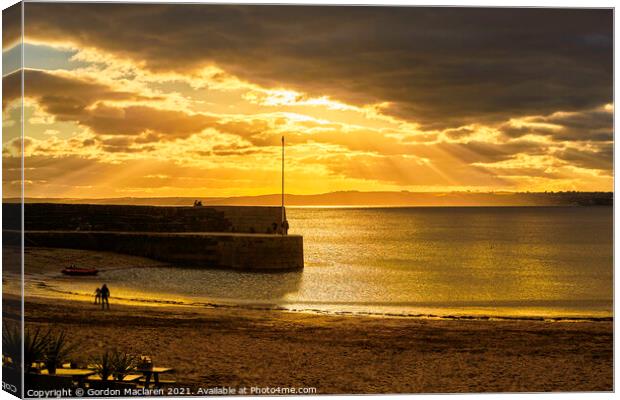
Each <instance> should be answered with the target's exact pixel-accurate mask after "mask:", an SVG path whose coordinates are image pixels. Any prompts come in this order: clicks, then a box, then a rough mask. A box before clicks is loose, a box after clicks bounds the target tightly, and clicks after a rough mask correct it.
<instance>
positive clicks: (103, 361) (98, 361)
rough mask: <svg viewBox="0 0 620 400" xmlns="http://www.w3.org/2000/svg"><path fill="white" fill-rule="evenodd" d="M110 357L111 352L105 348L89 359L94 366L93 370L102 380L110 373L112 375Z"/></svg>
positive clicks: (112, 368) (112, 367) (112, 366)
mask: <svg viewBox="0 0 620 400" xmlns="http://www.w3.org/2000/svg"><path fill="white" fill-rule="evenodd" d="M112 358H113V357H112V353H110V351H108V350H106V351H105V352H103V353H101V354H99V355H97V356H95V357H94V358H93V359H92V361H91V362H92V364H93V365H94V366H95V368H94V370H95V372H96V373H97V375H99V376H100V377H101V380H102V381H107V380H108V378H109V377H110V375H112V372H114V365H113V364H112Z"/></svg>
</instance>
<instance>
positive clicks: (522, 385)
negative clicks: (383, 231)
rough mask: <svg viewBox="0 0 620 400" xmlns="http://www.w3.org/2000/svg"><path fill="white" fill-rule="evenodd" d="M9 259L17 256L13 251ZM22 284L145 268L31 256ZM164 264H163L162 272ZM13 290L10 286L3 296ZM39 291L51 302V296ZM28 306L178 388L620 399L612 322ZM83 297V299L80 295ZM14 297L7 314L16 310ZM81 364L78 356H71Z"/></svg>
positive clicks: (87, 258)
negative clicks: (164, 372)
mask: <svg viewBox="0 0 620 400" xmlns="http://www.w3.org/2000/svg"><path fill="white" fill-rule="evenodd" d="M5 255H9V254H8V253H5ZM26 257H28V261H29V263H28V265H29V269H28V270H27V271H26V272H27V276H26V281H27V282H28V281H29V280H32V279H35V280H36V279H37V278H36V277H37V276H41V275H40V274H41V273H44V274H45V273H50V271H54V269H55V268H57V265H58V263H60V264H61V265H62V264H66V263H67V262H69V260H70V259H73V260H80V261H81V262H84V263H87V265H94V266H97V267H101V268H103V267H106V268H121V267H122V266H123V265H131V266H133V267H134V268H135V267H144V268H148V267H149V266H152V265H153V261H152V260H148V259H141V258H136V257H130V256H122V255H114V254H111V253H99V252H84V251H75V250H66V249H62V250H61V249H43V248H28V249H27V252H26ZM156 265H158V264H157V263H156ZM6 288H8V286H7V287H5V289H6ZM41 293H48V292H46V291H43V292H41ZM49 294H50V295H49V296H34V295H32V294H30V295H28V296H27V297H26V303H25V313H26V314H25V318H26V322H27V325H28V326H30V327H35V326H43V327H54V328H60V329H65V330H66V331H67V332H68V334H69V336H70V338H71V340H75V341H77V342H79V349H80V350H79V354H76V356H79V357H77V358H78V359H79V360H82V361H87V360H88V359H89V357H90V356H92V355H94V354H97V353H101V352H102V351H104V350H105V349H112V348H117V349H120V350H124V351H127V352H131V353H134V354H137V355H142V354H144V355H151V356H152V358H153V360H154V362H155V364H156V365H161V366H166V367H172V368H174V369H175V370H176V376H175V379H176V380H177V382H178V386H180V387H186V386H187V387H190V388H191V390H197V388H200V387H203V388H212V387H216V386H227V387H235V388H240V387H261V388H264V387H287V388H288V387H313V388H316V391H317V393H325V394H329V393H357V394H361V393H437V392H449V393H452V392H523V391H526V392H543V391H611V390H613V322H612V321H609V320H606V321H579V322H576V321H562V322H557V321H556V322H552V321H537V320H475V319H474V320H467V319H461V320H449V319H428V318H398V317H385V316H384V317H379V316H358V315H326V314H316V313H302V312H290V311H282V310H252V309H246V308H241V307H222V306H213V307H206V306H205V307H196V306H173V305H153V304H151V305H148V306H147V305H139V304H138V305H136V304H118V303H115V300H114V298H112V300H111V302H112V308H111V310H109V311H107V310H106V311H102V310H100V309H99V308H98V307H97V306H95V305H94V304H92V303H90V302H87V301H79V300H73V299H66V298H60V297H53V296H55V295H54V293H53V292H49ZM76 298H80V297H76ZM17 299H18V298H17V297H15V296H11V295H7V294H6V290H5V297H4V307H5V312H8V313H9V315H10V312H11V310H12V311H13V312H16V310H19V303H18V301H17ZM74 358H76V357H74Z"/></svg>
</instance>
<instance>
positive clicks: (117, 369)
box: [112, 351, 138, 381]
mask: <svg viewBox="0 0 620 400" xmlns="http://www.w3.org/2000/svg"><path fill="white" fill-rule="evenodd" d="M137 364H138V359H137V357H136V356H134V355H132V354H128V353H125V352H122V351H114V352H113V353H112V368H113V370H114V378H116V380H117V381H122V380H123V378H125V377H126V376H127V375H128V374H129V373H130V372H131V371H132V370H134V369H135V368H136V365H137Z"/></svg>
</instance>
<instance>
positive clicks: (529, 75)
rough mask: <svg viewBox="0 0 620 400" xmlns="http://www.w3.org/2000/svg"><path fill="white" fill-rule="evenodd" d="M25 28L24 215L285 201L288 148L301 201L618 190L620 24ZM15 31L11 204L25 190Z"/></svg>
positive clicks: (233, 20)
mask: <svg viewBox="0 0 620 400" xmlns="http://www.w3.org/2000/svg"><path fill="white" fill-rule="evenodd" d="M24 10H25V16H24V20H25V26H24V32H25V36H24V38H23V49H24V64H25V65H24V67H25V68H24V71H23V77H24V157H25V158H24V167H25V172H24V174H25V186H24V187H25V193H24V194H25V196H26V197H85V198H94V197H126V196H132V197H154V196H196V197H212V196H213V197H216V196H239V195H259V194H270V193H279V192H280V165H281V164H280V162H281V160H280V152H281V148H280V144H281V137H282V136H285V138H286V192H287V193H294V194H315V193H324V192H331V191H346V190H360V191H404V190H408V191H433V192H442V191H466V190H471V191H545V190H549V191H558V190H580V191H612V190H613V109H614V105H613V91H612V79H613V72H612V71H613V69H612V68H613V67H612V64H613V54H612V53H613V39H612V32H613V28H612V26H613V14H612V11H611V10H604V9H597V10H587V9H541V8H539V9H509V8H503V9H502V8H494V9H484V8H470V9H465V8H418V7H407V8H402V7H400V8H398V7H391V8H388V7H336V6H331V7H325V6H323V7H310V6H238V5H237V6H225V5H181V4H173V5H166V4H157V5H148V4H133V5H128V4H110V3H108V4H92V3H91V4H88V3H82V4H67V3H65V4H46V3H26V4H25V7H24ZM12 12H13V13H14V11H8V12H5V13H4V15H3V18H4V21H5V22H4V32H3V55H4V57H3V87H4V88H3V92H4V93H3V103H2V107H3V130H4V131H5V134H4V137H3V164H4V168H5V182H4V183H5V184H4V192H5V197H6V196H9V195H10V194H11V193H15V189H16V188H18V186H19V185H18V180H15V179H13V180H11V174H10V171H15V170H17V169H18V168H19V156H20V150H19V149H20V145H19V139H18V135H19V120H20V105H21V102H20V90H19V84H20V77H21V75H22V74H21V72H22V71H21V70H20V63H19V54H20V51H21V44H20V43H21V42H20V36H19V27H18V26H16V25H15V24H11V23H10V22H9V20H10V18H11V17H12V15H11V13H12ZM13 16H14V15H13ZM6 171H9V173H8V174H7V173H6ZM7 177H8V178H7ZM7 179H8V181H7Z"/></svg>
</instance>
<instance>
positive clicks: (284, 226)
mask: <svg viewBox="0 0 620 400" xmlns="http://www.w3.org/2000/svg"><path fill="white" fill-rule="evenodd" d="M282 234H283V235H288V220H286V219H285V220H284V222H282Z"/></svg>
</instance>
